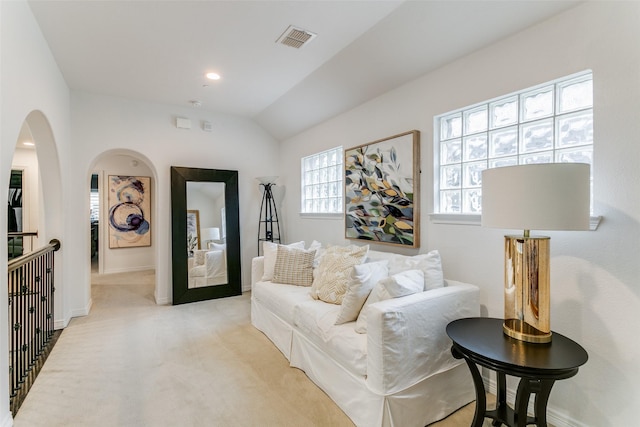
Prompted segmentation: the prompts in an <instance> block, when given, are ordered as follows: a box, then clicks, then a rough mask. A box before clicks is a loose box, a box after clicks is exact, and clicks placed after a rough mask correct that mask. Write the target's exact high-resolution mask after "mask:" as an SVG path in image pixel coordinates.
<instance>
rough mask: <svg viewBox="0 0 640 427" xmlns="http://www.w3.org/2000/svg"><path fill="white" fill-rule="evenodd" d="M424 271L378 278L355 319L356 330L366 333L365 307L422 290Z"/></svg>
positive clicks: (404, 272) (410, 271) (409, 271)
mask: <svg viewBox="0 0 640 427" xmlns="http://www.w3.org/2000/svg"><path fill="white" fill-rule="evenodd" d="M423 286H424V273H423V272H422V270H407V271H402V272H400V273H397V274H394V275H393V276H389V277H387V278H384V279H382V280H380V281H379V282H378V283H377V284H376V285H375V286H374V288H373V289H372V290H371V293H370V294H369V297H368V298H367V300H366V301H365V303H364V307H362V310H360V314H359V315H358V320H356V332H358V333H360V334H366V333H367V307H368V306H370V305H371V304H373V303H375V302H378V301H384V300H387V299H391V298H400V297H404V296H407V295H412V294H416V293H418V292H422V289H423Z"/></svg>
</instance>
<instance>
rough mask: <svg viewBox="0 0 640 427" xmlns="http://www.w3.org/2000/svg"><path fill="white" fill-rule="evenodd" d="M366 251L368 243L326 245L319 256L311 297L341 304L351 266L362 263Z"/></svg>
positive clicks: (367, 250)
mask: <svg viewBox="0 0 640 427" xmlns="http://www.w3.org/2000/svg"><path fill="white" fill-rule="evenodd" d="M367 252H369V245H366V246H355V245H349V246H330V247H328V248H327V249H326V250H325V251H324V254H322V258H320V263H319V264H318V269H317V273H316V275H315V277H314V279H313V286H312V287H311V297H312V298H313V299H319V300H322V301H324V302H328V303H331V304H342V299H343V298H344V294H345V293H346V292H347V284H348V283H349V279H350V277H351V271H352V269H353V266H354V265H358V264H362V263H363V262H364V260H365V259H366V257H367Z"/></svg>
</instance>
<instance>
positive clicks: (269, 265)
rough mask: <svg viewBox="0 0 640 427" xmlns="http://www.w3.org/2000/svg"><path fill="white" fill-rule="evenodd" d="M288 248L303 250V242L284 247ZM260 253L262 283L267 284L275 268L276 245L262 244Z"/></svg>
mask: <svg viewBox="0 0 640 427" xmlns="http://www.w3.org/2000/svg"><path fill="white" fill-rule="evenodd" d="M284 246H287V247H289V248H296V249H304V241H300V242H295V243H290V244H288V245H284ZM262 252H263V253H264V273H263V274H262V281H263V282H268V281H270V280H271V279H273V270H274V268H275V267H276V258H277V257H278V244H277V243H273V242H262Z"/></svg>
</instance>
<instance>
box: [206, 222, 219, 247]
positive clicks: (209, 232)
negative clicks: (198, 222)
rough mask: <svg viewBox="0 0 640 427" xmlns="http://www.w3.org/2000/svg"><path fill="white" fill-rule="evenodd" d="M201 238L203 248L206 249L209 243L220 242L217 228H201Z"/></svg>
mask: <svg viewBox="0 0 640 427" xmlns="http://www.w3.org/2000/svg"><path fill="white" fill-rule="evenodd" d="M201 238H202V241H203V242H205V248H207V249H208V248H209V243H210V242H212V241H216V240H220V229H219V228H218V227H209V228H203V229H202V233H201Z"/></svg>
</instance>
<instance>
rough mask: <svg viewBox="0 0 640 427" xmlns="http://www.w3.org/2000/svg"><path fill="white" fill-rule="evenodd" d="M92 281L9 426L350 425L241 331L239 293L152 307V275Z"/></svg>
mask: <svg viewBox="0 0 640 427" xmlns="http://www.w3.org/2000/svg"><path fill="white" fill-rule="evenodd" d="M92 282H93V283H92V297H93V307H92V310H91V313H90V314H89V315H88V316H86V317H82V318H74V319H73V320H72V321H71V323H70V324H69V326H68V327H67V328H66V329H65V330H64V331H63V333H62V335H61V336H60V339H59V340H58V342H57V344H56V346H55V347H54V349H53V351H52V353H51V355H50V356H49V359H48V360H47V362H46V363H45V365H44V367H43V369H42V371H41V373H40V375H39V376H38V378H37V379H36V382H35V384H34V386H33V388H32V389H31V391H30V392H29V395H28V396H27V398H26V399H25V401H24V403H23V405H22V407H21V408H20V410H19V411H18V413H17V415H16V417H15V420H14V425H15V426H16V427H40V426H42V427H45V426H46V427H56V426H65V427H66V426H92V427H93V426H96V427H102V426H105V427H106V426H122V427H126V426H154V427H155V426H159V427H164V426H180V427H188V426H243V427H245V426H246V427H250V426H263V427H264V426H267V427H269V426H274V427H275V426H278V427H279V426H331V427H333V426H335V427H340V426H353V424H352V423H351V421H350V420H349V418H347V416H346V415H345V414H344V413H343V412H342V411H341V410H340V409H339V408H338V407H337V406H336V405H335V404H334V403H333V402H332V401H331V399H329V397H327V395H325V394H324V392H323V391H322V390H320V389H319V388H318V387H316V386H315V385H314V384H313V383H312V382H311V381H310V380H309V379H308V378H307V377H306V376H305V374H304V373H303V372H302V371H300V370H298V369H294V368H291V367H289V365H288V363H287V360H286V359H285V358H284V356H283V355H282V354H281V353H280V352H279V351H278V350H277V349H276V348H275V347H274V346H273V345H272V344H271V342H270V341H269V340H268V339H267V338H266V337H265V336H264V335H263V334H262V333H261V332H259V331H258V330H256V329H254V328H253V327H252V326H251V324H250V307H249V299H250V295H249V294H244V295H242V296H238V297H233V298H225V299H219V300H211V301H205V302H198V303H193V304H186V305H181V306H158V305H156V304H155V302H154V299H153V283H154V274H153V271H149V272H141V273H135V274H131V273H128V274H113V275H93V277H92ZM425 404H428V402H425ZM473 410H474V404H473V403H471V404H469V405H467V406H466V407H465V408H463V409H461V410H460V411H458V412H456V413H454V414H452V415H451V416H450V417H448V418H447V419H445V420H443V421H441V422H438V423H436V424H433V427H458V426H468V425H470V423H471V419H472V418H473ZM485 426H490V423H489V422H488V421H486V422H485Z"/></svg>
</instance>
